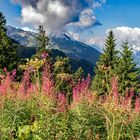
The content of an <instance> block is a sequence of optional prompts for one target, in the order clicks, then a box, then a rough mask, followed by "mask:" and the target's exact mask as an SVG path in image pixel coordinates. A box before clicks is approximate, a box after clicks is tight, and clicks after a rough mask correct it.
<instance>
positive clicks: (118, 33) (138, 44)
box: [107, 26, 140, 51]
mask: <svg viewBox="0 0 140 140" xmlns="http://www.w3.org/2000/svg"><path fill="white" fill-rule="evenodd" d="M109 30H110V29H109ZM109 30H107V33H108V31H109ZM111 30H113V32H114V34H115V38H116V42H117V46H118V48H119V46H121V44H122V42H124V41H126V40H127V41H128V42H129V46H130V47H131V48H132V49H133V50H134V51H137V50H140V28H137V27H135V28H130V27H125V26H122V27H117V28H114V29H111Z"/></svg>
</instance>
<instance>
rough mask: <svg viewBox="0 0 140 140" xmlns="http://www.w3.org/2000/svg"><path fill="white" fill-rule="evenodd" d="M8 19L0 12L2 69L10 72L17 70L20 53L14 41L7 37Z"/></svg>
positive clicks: (0, 66)
mask: <svg viewBox="0 0 140 140" xmlns="http://www.w3.org/2000/svg"><path fill="white" fill-rule="evenodd" d="M6 31H7V30H6V19H5V17H4V15H3V14H2V13H1V12H0V69H3V68H4V67H6V68H7V69H8V70H13V69H15V68H17V66H18V63H19V51H18V48H17V45H14V43H13V40H12V39H10V38H9V37H7V35H6Z"/></svg>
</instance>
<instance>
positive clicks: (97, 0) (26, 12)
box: [12, 0, 105, 32]
mask: <svg viewBox="0 0 140 140" xmlns="http://www.w3.org/2000/svg"><path fill="white" fill-rule="evenodd" d="M12 2H14V3H17V4H20V5H21V7H22V10H21V20H22V22H23V23H31V24H33V25H39V24H42V25H43V26H44V28H45V29H46V31H47V32H61V31H64V30H65V29H66V28H68V27H69V26H70V27H76V28H81V29H85V28H90V27H93V26H94V25H97V24H100V23H99V22H98V21H97V19H96V16H95V9H96V8H98V7H100V6H101V5H102V4H103V3H105V0H12Z"/></svg>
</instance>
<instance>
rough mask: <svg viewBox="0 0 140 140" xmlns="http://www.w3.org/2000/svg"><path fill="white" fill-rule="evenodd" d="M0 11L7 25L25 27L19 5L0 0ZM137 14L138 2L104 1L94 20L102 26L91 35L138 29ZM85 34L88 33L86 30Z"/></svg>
mask: <svg viewBox="0 0 140 140" xmlns="http://www.w3.org/2000/svg"><path fill="white" fill-rule="evenodd" d="M0 11H2V12H3V13H4V15H5V16H6V18H7V24H8V25H12V26H16V27H24V26H27V24H25V25H24V24H21V23H20V20H19V19H20V14H21V7H20V6H19V5H16V4H12V3H11V2H10V0H0ZM139 13H140V0H106V3H105V4H103V5H102V6H101V7H100V8H97V9H96V10H95V15H96V18H97V19H98V20H99V22H100V23H101V24H102V25H101V26H95V27H93V28H92V30H93V34H94V35H103V34H104V32H105V31H106V30H107V29H110V28H116V27H121V26H127V27H140V19H139ZM30 27H31V26H30ZM85 32H87V33H88V29H87V31H85Z"/></svg>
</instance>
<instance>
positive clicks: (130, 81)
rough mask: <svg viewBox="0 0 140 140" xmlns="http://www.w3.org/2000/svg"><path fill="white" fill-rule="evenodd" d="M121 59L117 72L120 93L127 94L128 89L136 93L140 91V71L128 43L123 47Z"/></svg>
mask: <svg viewBox="0 0 140 140" xmlns="http://www.w3.org/2000/svg"><path fill="white" fill-rule="evenodd" d="M122 49H123V50H122V52H121V59H120V61H119V64H118V67H117V69H116V72H117V74H118V77H119V79H118V80H119V92H120V93H122V94H125V92H126V89H127V88H128V89H129V90H130V89H131V88H133V89H134V90H135V91H137V92H138V91H140V90H139V89H140V80H139V76H140V69H139V68H137V67H136V65H137V64H136V63H135V60H134V58H133V51H132V49H130V48H129V45H128V42H127V41H126V42H124V43H123V45H122Z"/></svg>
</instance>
